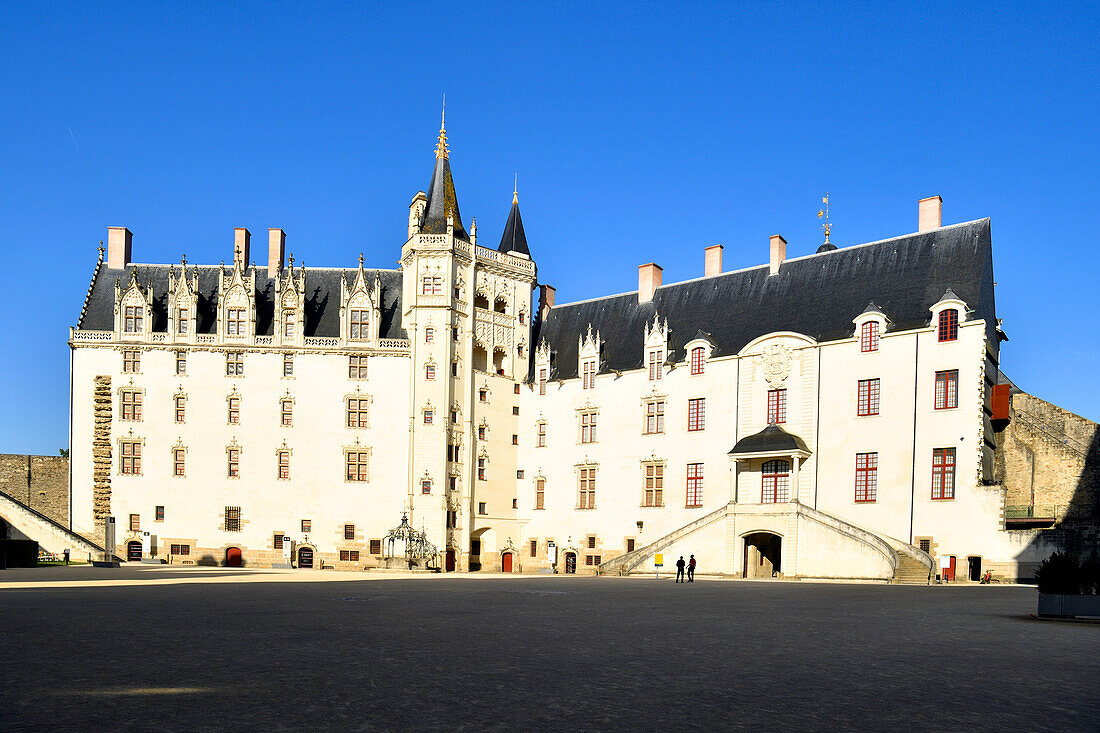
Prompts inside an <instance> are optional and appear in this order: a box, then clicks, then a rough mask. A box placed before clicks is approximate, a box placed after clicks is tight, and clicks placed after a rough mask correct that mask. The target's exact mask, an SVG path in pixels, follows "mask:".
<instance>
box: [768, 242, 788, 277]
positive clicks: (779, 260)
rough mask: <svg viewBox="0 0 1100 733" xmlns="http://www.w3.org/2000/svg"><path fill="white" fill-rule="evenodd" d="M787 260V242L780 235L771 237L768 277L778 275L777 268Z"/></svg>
mask: <svg viewBox="0 0 1100 733" xmlns="http://www.w3.org/2000/svg"><path fill="white" fill-rule="evenodd" d="M786 259H787V240H786V239H783V237H782V235H779V234H773V235H772V236H771V269H770V270H769V271H768V275H778V274H779V266H780V265H782V264H783V262H784V261H786Z"/></svg>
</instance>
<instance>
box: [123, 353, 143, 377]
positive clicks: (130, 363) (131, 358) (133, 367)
mask: <svg viewBox="0 0 1100 733" xmlns="http://www.w3.org/2000/svg"><path fill="white" fill-rule="evenodd" d="M122 371H123V372H125V373H127V374H137V373H138V372H140V371H141V352H140V351H138V350H137V349H126V350H125V351H123V352H122Z"/></svg>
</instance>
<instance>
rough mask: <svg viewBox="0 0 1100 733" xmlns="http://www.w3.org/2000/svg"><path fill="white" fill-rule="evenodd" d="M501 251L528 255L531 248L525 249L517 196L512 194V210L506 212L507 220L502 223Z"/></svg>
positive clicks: (525, 239) (524, 237)
mask: <svg viewBox="0 0 1100 733" xmlns="http://www.w3.org/2000/svg"><path fill="white" fill-rule="evenodd" d="M497 249H498V250H499V251H501V252H519V253H520V254H525V255H527V256H528V257H530V256H531V250H529V249H527V235H526V234H524V233H523V219H522V218H520V215H519V197H518V196H515V195H513V196H512V210H511V211H509V212H508V222H507V223H506V224H505V225H504V236H502V237H501V238H500V246H499V247H497Z"/></svg>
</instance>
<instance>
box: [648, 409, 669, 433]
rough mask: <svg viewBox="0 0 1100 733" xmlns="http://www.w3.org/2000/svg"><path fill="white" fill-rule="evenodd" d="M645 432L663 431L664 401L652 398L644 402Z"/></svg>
mask: <svg viewBox="0 0 1100 733" xmlns="http://www.w3.org/2000/svg"><path fill="white" fill-rule="evenodd" d="M645 432H646V434H647V435H652V434H653V433H663V432H665V403H664V401H663V400H654V401H652V402H647V403H646V404H645Z"/></svg>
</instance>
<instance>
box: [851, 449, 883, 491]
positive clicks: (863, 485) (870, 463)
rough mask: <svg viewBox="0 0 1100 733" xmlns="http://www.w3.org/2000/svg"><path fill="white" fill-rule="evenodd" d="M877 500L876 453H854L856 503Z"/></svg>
mask: <svg viewBox="0 0 1100 733" xmlns="http://www.w3.org/2000/svg"><path fill="white" fill-rule="evenodd" d="M877 500H878V453H856V501H858V502H872V501H877Z"/></svg>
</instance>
